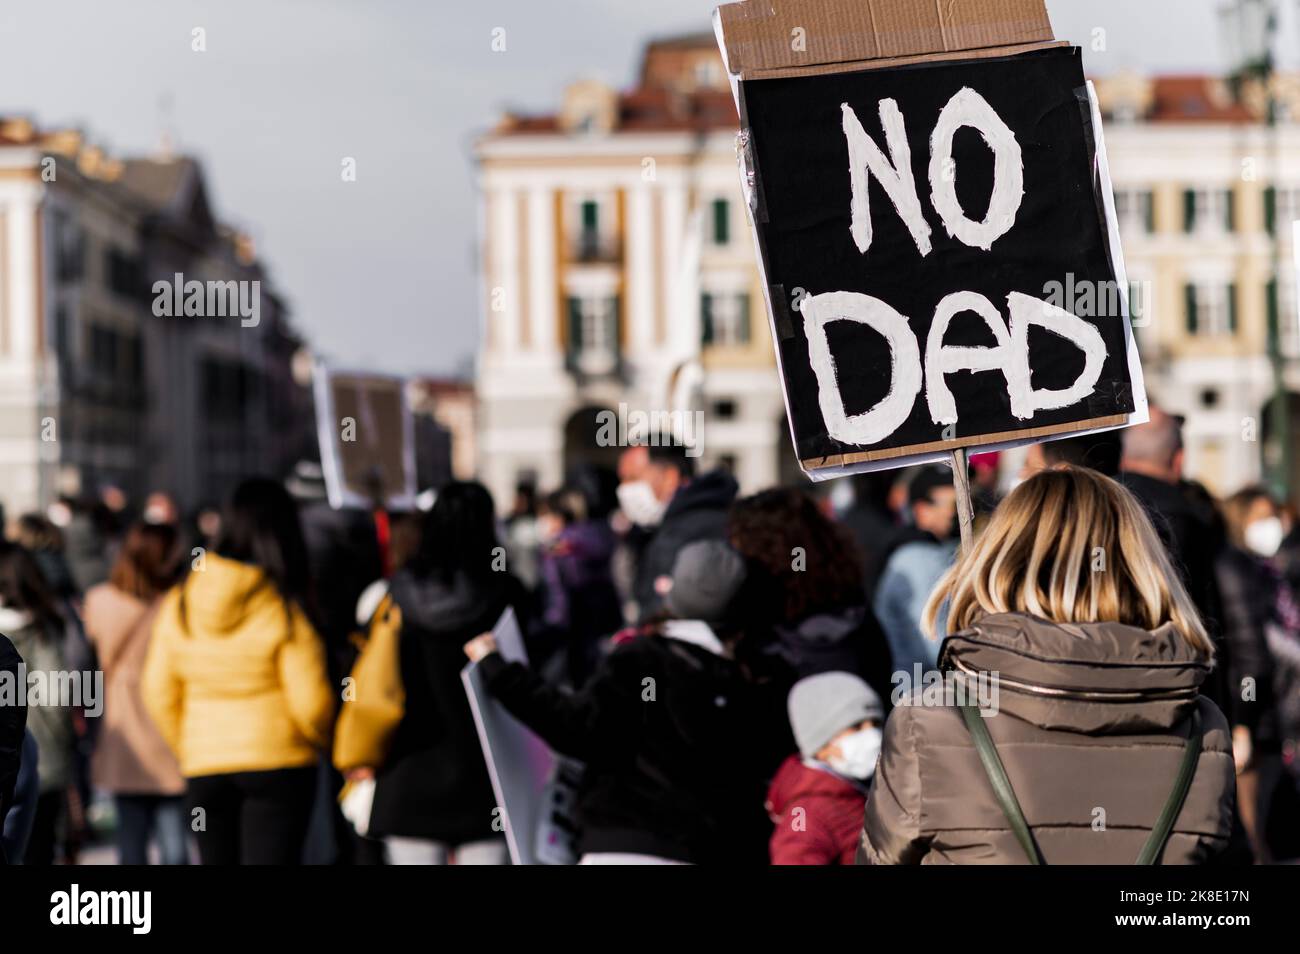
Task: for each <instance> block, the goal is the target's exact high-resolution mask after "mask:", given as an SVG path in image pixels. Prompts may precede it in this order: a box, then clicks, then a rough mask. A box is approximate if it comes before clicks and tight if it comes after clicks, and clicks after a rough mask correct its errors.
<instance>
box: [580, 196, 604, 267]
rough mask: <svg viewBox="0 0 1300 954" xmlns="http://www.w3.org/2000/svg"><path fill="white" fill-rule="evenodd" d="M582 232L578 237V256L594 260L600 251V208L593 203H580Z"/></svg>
mask: <svg viewBox="0 0 1300 954" xmlns="http://www.w3.org/2000/svg"><path fill="white" fill-rule="evenodd" d="M581 227H582V231H581V232H580V233H579V237H578V255H579V257H580V258H583V259H590V258H594V257H595V256H596V255H597V254H598V253H599V250H600V206H599V205H597V204H596V203H595V202H591V201H587V202H584V203H582V226H581Z"/></svg>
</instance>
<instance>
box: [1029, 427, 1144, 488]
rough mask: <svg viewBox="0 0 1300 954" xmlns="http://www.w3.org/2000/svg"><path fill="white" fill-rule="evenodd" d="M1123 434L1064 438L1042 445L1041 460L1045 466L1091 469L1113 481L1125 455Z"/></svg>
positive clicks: (1107, 433)
mask: <svg viewBox="0 0 1300 954" xmlns="http://www.w3.org/2000/svg"><path fill="white" fill-rule="evenodd" d="M1122 433H1123V432H1122V431H1118V430H1115V431H1103V432H1102V433H1100V434H1083V435H1080V436H1077V437H1063V438H1061V439H1060V440H1057V441H1044V442H1043V444H1042V448H1043V459H1044V460H1045V461H1047V463H1048V464H1071V465H1073V466H1075V467H1090V468H1092V469H1093V470H1095V471H1099V472H1100V473H1103V474H1105V475H1106V476H1107V477H1114V476H1115V475H1116V474H1118V473H1119V462H1120V457H1121V456H1122V455H1123V452H1124V442H1123V440H1122V439H1121V436H1120V435H1121V434H1122Z"/></svg>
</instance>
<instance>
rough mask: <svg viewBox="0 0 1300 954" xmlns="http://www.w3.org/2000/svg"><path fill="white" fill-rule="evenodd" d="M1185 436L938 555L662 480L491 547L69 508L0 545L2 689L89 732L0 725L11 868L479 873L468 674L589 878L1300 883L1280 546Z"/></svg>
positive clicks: (525, 503) (621, 491) (867, 481)
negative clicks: (828, 867)
mask: <svg viewBox="0 0 1300 954" xmlns="http://www.w3.org/2000/svg"><path fill="white" fill-rule="evenodd" d="M1181 423H1182V422H1181V421H1180V420H1179V419H1178V418H1176V417H1174V416H1171V415H1169V414H1166V413H1164V412H1162V411H1160V410H1158V409H1153V413H1152V420H1151V422H1150V423H1148V424H1145V425H1141V426H1138V427H1134V428H1129V429H1126V430H1123V431H1113V432H1107V433H1105V434H1099V435H1087V436H1082V437H1073V438H1067V439H1064V440H1058V441H1051V442H1046V443H1042V444H1036V445H1031V447H1030V448H1029V452H1028V454H1027V455H1026V456H1025V459H1024V466H1023V470H1022V471H1021V472H1020V473H1019V474H1017V475H1016V477H1015V479H1014V480H1012V481H1010V482H1009V483H1010V488H1009V490H1007V492H1006V493H1005V495H1002V494H1001V493H1000V490H999V481H998V474H999V463H1000V462H999V460H998V459H997V457H996V455H976V456H975V457H974V458H973V459H972V462H971V484H972V487H973V489H974V491H975V493H974V502H975V507H976V514H975V521H974V523H975V529H974V541H973V543H972V545H970V546H968V547H966V548H964V549H963V548H961V547H959V543H958V525H957V513H958V500H957V494H956V490H955V489H954V485H953V481H952V475H951V471H950V470H948V469H947V468H945V467H939V466H923V467H915V468H911V469H908V470H904V471H890V472H884V473H879V474H869V475H862V476H859V477H856V478H852V480H851V484H850V485H851V487H852V490H853V493H852V496H851V498H850V499H846V498H845V497H843V496H842V495H841V494H834V495H814V494H813V493H811V492H810V490H809V489H806V488H804V489H795V488H775V489H768V490H764V491H761V492H759V493H756V494H753V495H750V496H740V495H739V488H738V486H737V483H736V481H735V480H734V479H733V477H732V476H731V475H730V474H729V473H727V472H726V471H725V470H712V471H706V472H697V469H696V466H695V464H696V459H695V458H694V457H692V456H690V455H688V454H687V453H686V450H685V449H684V448H683V447H681V446H679V445H677V444H674V443H673V442H672V441H671V440H651V441H648V442H647V443H645V444H643V445H637V446H632V447H628V448H626V449H625V450H624V451H623V453H622V455H621V458H620V460H619V465H618V470H617V473H616V474H614V473H603V472H601V471H600V470H598V469H595V468H592V469H586V470H578V471H575V472H574V473H572V474H571V475H570V476H569V478H568V480H567V482H566V483H565V485H564V486H562V487H559V488H555V489H553V490H549V491H548V492H545V493H539V492H538V489H537V488H535V487H531V486H522V487H520V488H519V491H518V494H517V497H516V500H515V501H514V502H513V505H512V506H511V508H510V509H509V512H508V513H506V514H504V515H499V514H498V513H497V511H496V508H495V507H494V502H493V500H492V498H491V496H490V494H489V493H488V492H487V490H486V489H485V488H483V487H482V486H481V485H479V484H476V483H472V482H453V483H451V484H448V485H447V486H445V487H443V488H440V489H439V491H438V493H437V495H436V498H435V500H434V502H433V504H432V506H431V508H430V509H428V510H427V511H416V512H412V513H391V512H388V511H386V510H384V509H382V508H381V507H379V506H376V507H375V508H374V509H373V510H369V511H367V510H359V509H358V510H334V509H331V508H330V507H329V506H328V504H327V503H326V501H325V495H324V491H323V485H322V482H321V477H320V473H319V469H318V468H313V467H311V466H308V465H303V466H300V467H299V468H298V469H297V470H296V471H295V473H294V474H293V475H291V477H290V479H289V480H287V481H284V482H279V481H272V480H267V479H252V480H249V481H246V482H245V483H243V484H242V485H240V487H239V488H238V489H237V490H236V491H235V492H234V494H233V495H232V497H231V499H230V501H229V502H228V503H227V505H226V506H225V507H224V508H222V509H221V510H220V511H218V510H216V509H215V508H211V507H207V508H203V509H202V510H201V511H200V512H199V513H197V514H195V515H194V517H193V518H192V519H189V520H184V521H183V520H181V519H180V515H179V514H178V512H177V508H176V507H175V505H174V504H173V503H172V501H171V499H170V498H169V497H167V496H166V495H165V494H153V495H151V496H150V497H149V498H148V499H147V500H146V501H145V502H144V505H143V506H142V507H141V508H139V512H138V513H135V514H133V513H131V510H130V508H129V507H128V506H127V505H126V501H125V500H124V499H122V498H121V497H120V495H118V496H117V497H115V498H114V497H111V496H108V495H106V496H105V499H104V500H101V501H100V502H98V503H97V504H96V505H95V506H94V507H87V506H81V505H77V504H75V503H73V502H71V501H61V502H60V503H59V504H57V505H55V507H52V508H50V512H49V513H47V514H27V515H23V516H21V517H20V518H18V519H17V520H16V521H14V522H12V523H10V524H7V525H6V529H7V531H8V532H7V540H5V541H4V542H3V543H0V633H3V634H4V635H5V636H7V637H8V641H7V642H6V641H4V640H0V673H3V672H10V673H24V672H25V673H26V676H27V678H28V679H29V680H30V677H31V675H32V674H33V673H44V674H58V673H102V677H103V699H102V707H97V706H96V705H95V700H93V699H89V698H87V697H86V694H85V693H82V696H83V698H80V699H79V700H75V701H74V700H70V699H67V698H50V697H48V696H47V697H43V698H34V697H29V698H27V699H26V700H25V701H26V705H25V706H23V705H20V704H15V703H14V702H13V701H11V700H6V699H4V698H3V697H0V702H3V703H4V704H3V705H0V819H2V820H3V839H2V840H0V852H2V854H3V857H5V858H7V860H8V861H9V862H10V863H18V862H21V863H24V864H49V863H53V862H64V863H74V862H76V861H77V858H78V852H79V850H81V848H82V846H83V845H84V844H85V843H86V841H87V839H88V838H92V837H94V836H95V832H96V830H97V829H108V830H111V831H112V833H113V838H114V839H115V843H116V850H117V853H118V857H119V859H120V861H122V862H123V863H130V864H140V863H146V862H148V861H155V862H160V863H164V864H182V863H186V862H187V861H191V860H195V859H197V860H199V861H201V862H202V863H205V864H234V863H240V864H296V863H341V864H450V863H456V864H499V863H506V862H508V861H509V853H508V850H507V844H506V840H505V838H504V835H503V826H502V821H501V818H500V807H499V806H498V805H497V799H496V796H495V795H494V791H493V786H492V782H491V779H490V775H489V769H488V765H487V763H486V761H485V757H484V753H483V748H482V745H481V744H480V739H479V735H478V730H477V728H476V725H475V721H474V717H473V713H472V711H471V706H470V703H469V700H468V698H467V695H466V691H465V687H464V685H463V683H462V678H461V671H462V669H464V667H465V666H466V665H467V663H470V662H472V663H474V664H476V665H477V666H478V667H479V671H480V674H481V676H482V678H483V682H484V685H485V686H486V688H487V691H488V692H490V694H491V695H492V696H494V697H495V698H496V699H497V700H498V701H499V702H500V703H501V704H502V705H503V706H504V707H505V708H506V709H507V710H509V711H510V712H511V713H512V714H513V715H514V716H515V717H516V718H517V719H518V720H519V721H520V722H521V723H523V724H524V725H526V726H527V727H529V728H530V729H531V730H532V731H533V732H535V733H536V734H537V735H538V736H539V737H540V738H541V739H543V740H544V741H545V742H546V743H547V744H548V745H549V746H550V747H551V748H552V749H553V750H554V751H555V752H556V753H558V754H559V755H562V756H564V757H566V760H568V761H566V763H565V764H567V765H569V766H580V768H579V769H578V773H577V781H576V785H575V788H576V790H575V791H574V797H573V807H572V812H571V819H570V823H571V828H572V831H573V835H574V844H573V846H572V847H573V852H574V856H575V858H576V859H577V860H578V861H579V862H580V863H584V864H630V863H645V864H682V863H718V862H723V863H733V862H740V863H755V864H768V863H771V864H818V865H821V864H849V863H854V862H855V861H856V862H858V863H876V864H915V863H966V862H1024V861H1033V862H1040V863H1071V862H1073V863H1088V862H1112V863H1129V862H1131V861H1133V860H1135V859H1146V860H1152V859H1155V860H1163V861H1164V862H1165V863H1175V862H1178V863H1209V862H1235V863H1249V862H1251V861H1252V860H1253V861H1255V862H1260V863H1267V862H1273V861H1282V860H1290V859H1294V858H1297V857H1300V808H1298V807H1297V806H1298V804H1300V797H1298V795H1297V793H1298V792H1300V760H1298V758H1297V744H1298V740H1300V596H1297V594H1298V593H1300V520H1297V518H1296V514H1295V513H1294V512H1293V511H1292V510H1291V509H1290V508H1289V507H1288V506H1287V505H1286V504H1285V503H1284V502H1283V501H1278V500H1275V499H1274V498H1273V497H1272V496H1271V495H1270V494H1269V492H1268V491H1267V490H1266V489H1265V488H1262V487H1252V488H1246V489H1244V490H1240V491H1238V492H1237V493H1235V494H1233V495H1232V496H1231V497H1229V498H1227V499H1225V500H1217V499H1215V498H1214V497H1213V496H1212V495H1211V494H1210V493H1209V492H1208V491H1207V490H1206V489H1205V488H1204V487H1202V486H1200V485H1198V484H1196V483H1195V482H1193V481H1190V480H1187V479H1186V478H1185V477H1184V475H1183V473H1182V445H1181V436H1180V434H1181ZM1004 482H1005V481H1004ZM507 609H510V610H513V613H514V616H515V619H516V620H517V621H518V624H519V628H520V631H521V633H522V636H523V642H524V645H525V646H526V649H527V659H528V661H527V662H524V661H522V660H521V659H518V658H510V659H507V658H506V656H504V655H503V654H502V652H501V651H500V650H499V647H498V646H497V641H496V638H495V637H494V635H493V632H492V631H493V629H494V627H495V626H496V624H497V623H498V620H499V619H500V618H501V617H502V614H503V613H504V612H505V611H506V610H507ZM20 667H22V668H20ZM932 677H941V680H943V681H942V682H941V684H942V685H946V686H950V687H951V686H959V687H960V686H968V687H973V686H974V685H976V684H977V683H980V681H981V680H986V679H987V678H988V677H991V678H992V681H993V685H994V687H995V690H996V693H995V696H994V698H993V699H992V703H993V704H992V705H989V702H990V700H989V699H987V698H983V697H981V698H980V705H979V706H975V707H972V706H971V705H970V704H969V703H968V702H964V701H963V699H965V698H966V697H964V696H962V695H961V693H958V696H957V698H956V701H955V702H954V699H953V698H952V697H951V696H950V695H945V696H943V697H942V698H939V699H938V700H935V699H932V698H931V696H930V695H929V694H928V688H927V687H929V686H931V685H933V683H932ZM971 698H975V696H974V694H973V693H972V695H971ZM100 708H102V711H99V709H100ZM97 822H98V823H97Z"/></svg>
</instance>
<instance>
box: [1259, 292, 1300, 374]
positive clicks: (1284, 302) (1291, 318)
mask: <svg viewBox="0 0 1300 954" xmlns="http://www.w3.org/2000/svg"><path fill="white" fill-rule="evenodd" d="M1295 290H1296V287H1295V279H1294V278H1291V277H1286V278H1283V279H1282V282H1281V286H1280V287H1279V285H1278V281H1277V279H1271V280H1270V281H1269V283H1268V288H1267V290H1266V294H1267V297H1268V304H1267V307H1268V336H1269V339H1268V344H1269V347H1270V348H1272V347H1273V342H1274V340H1275V339H1276V341H1277V347H1278V349H1279V350H1280V351H1281V353H1282V354H1283V355H1284V356H1285V357H1288V358H1294V357H1300V315H1297V314H1296V301H1295Z"/></svg>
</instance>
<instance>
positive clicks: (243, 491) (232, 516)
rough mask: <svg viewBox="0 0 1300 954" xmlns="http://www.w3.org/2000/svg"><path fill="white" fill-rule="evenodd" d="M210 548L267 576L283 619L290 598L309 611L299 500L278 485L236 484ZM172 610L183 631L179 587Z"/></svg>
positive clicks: (262, 481) (259, 480)
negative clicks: (178, 597)
mask: <svg viewBox="0 0 1300 954" xmlns="http://www.w3.org/2000/svg"><path fill="white" fill-rule="evenodd" d="M215 550H216V553H217V554H218V555H219V556H223V557H225V558H226V559H228V560H237V561H238V562H240V563H248V564H250V565H252V566H255V567H258V568H259V569H260V570H262V572H264V573H265V574H266V576H267V578H268V579H269V580H270V581H271V584H272V585H273V586H274V587H275V589H276V592H277V593H278V594H279V595H280V599H281V600H282V601H283V603H284V612H285V619H286V623H288V622H289V620H290V619H291V617H292V608H291V607H292V605H293V604H294V603H295V602H296V603H297V604H298V606H299V608H300V609H302V610H303V611H304V612H307V613H308V614H309V615H310V614H311V610H312V600H311V592H310V588H311V575H310V570H309V564H308V558H307V543H306V541H305V540H304V539H303V535H302V524H301V523H300V522H299V520H298V504H297V503H296V502H295V501H294V499H293V497H291V496H290V495H289V491H287V490H286V489H285V488H284V485H283V484H281V483H279V482H278V481H275V480H271V479H270V478H267V477H251V478H249V479H248V480H245V481H244V482H243V483H241V484H240V485H239V486H238V487H236V488H235V492H234V494H232V495H231V498H230V503H229V504H227V506H226V509H225V512H224V513H223V514H222V517H221V536H220V537H219V538H218V540H217V544H216V547H215ZM177 609H178V612H179V615H180V622H181V627H182V629H184V628H185V627H186V622H185V588H184V586H182V587H181V591H180V603H179V605H178V607H177Z"/></svg>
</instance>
